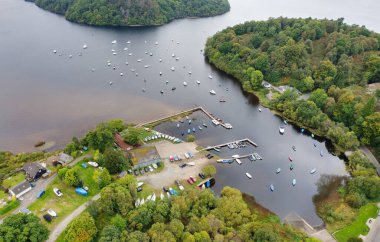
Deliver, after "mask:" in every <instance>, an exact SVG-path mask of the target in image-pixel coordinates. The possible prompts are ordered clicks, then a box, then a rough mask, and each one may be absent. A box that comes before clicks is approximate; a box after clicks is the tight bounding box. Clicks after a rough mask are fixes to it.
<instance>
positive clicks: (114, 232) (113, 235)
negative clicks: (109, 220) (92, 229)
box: [99, 225, 121, 242]
mask: <svg viewBox="0 0 380 242" xmlns="http://www.w3.org/2000/svg"><path fill="white" fill-rule="evenodd" d="M120 236H121V232H120V230H119V229H118V228H117V227H116V226H114V225H107V226H106V227H104V228H103V230H102V233H101V234H100V239H99V242H119V241H120Z"/></svg>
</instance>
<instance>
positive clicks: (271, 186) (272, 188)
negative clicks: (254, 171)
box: [269, 184, 274, 192]
mask: <svg viewBox="0 0 380 242" xmlns="http://www.w3.org/2000/svg"><path fill="white" fill-rule="evenodd" d="M269 188H270V190H271V191H272V192H273V191H274V186H273V184H271V185H270V187H269Z"/></svg>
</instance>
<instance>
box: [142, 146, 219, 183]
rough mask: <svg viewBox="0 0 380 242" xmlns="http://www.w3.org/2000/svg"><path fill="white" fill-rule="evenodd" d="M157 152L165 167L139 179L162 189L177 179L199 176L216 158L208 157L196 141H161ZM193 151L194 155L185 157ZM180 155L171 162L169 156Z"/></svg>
mask: <svg viewBox="0 0 380 242" xmlns="http://www.w3.org/2000/svg"><path fill="white" fill-rule="evenodd" d="M155 145H156V148H157V152H158V153H159V154H160V156H161V158H162V162H163V163H164V164H165V167H164V169H163V170H162V171H161V172H160V173H151V174H149V173H148V174H146V175H144V176H139V177H138V178H137V179H138V180H139V181H144V182H146V183H149V184H150V185H151V186H153V188H154V189H162V187H164V186H170V185H172V184H173V183H174V181H175V180H186V179H188V178H189V176H198V173H200V172H201V171H202V168H203V167H204V166H205V165H207V164H212V163H214V162H215V160H214V159H210V160H209V159H207V158H205V157H204V156H203V155H202V154H200V153H198V151H197V150H196V144H195V143H186V142H183V143H180V144H173V143H171V142H169V141H160V142H157V143H155ZM186 152H191V153H192V154H193V155H194V157H193V158H191V159H185V158H184V153H186ZM175 154H176V155H180V156H181V157H182V158H183V159H182V160H181V161H178V162H170V161H169V156H171V155H175ZM189 162H193V163H194V164H195V165H194V166H186V167H183V168H180V167H179V165H180V164H184V163H189Z"/></svg>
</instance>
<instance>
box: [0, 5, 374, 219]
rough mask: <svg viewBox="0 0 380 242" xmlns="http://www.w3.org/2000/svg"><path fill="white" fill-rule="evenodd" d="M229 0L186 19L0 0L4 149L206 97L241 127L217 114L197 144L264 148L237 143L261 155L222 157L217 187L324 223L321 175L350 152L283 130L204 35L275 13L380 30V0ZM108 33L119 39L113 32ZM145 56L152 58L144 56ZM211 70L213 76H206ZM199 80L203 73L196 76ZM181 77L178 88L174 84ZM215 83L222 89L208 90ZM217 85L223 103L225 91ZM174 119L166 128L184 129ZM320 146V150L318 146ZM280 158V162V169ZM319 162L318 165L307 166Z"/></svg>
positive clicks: (59, 139)
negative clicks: (117, 21)
mask: <svg viewBox="0 0 380 242" xmlns="http://www.w3.org/2000/svg"><path fill="white" fill-rule="evenodd" d="M230 3H231V11H230V12H229V13H227V14H224V15H221V16H217V17H212V18H202V19H183V20H178V21H174V22H172V23H170V24H167V25H165V26H161V27H147V28H95V27H89V26H81V25H78V24H73V23H70V22H68V21H66V20H65V19H64V18H63V17H61V16H58V15H55V14H52V13H49V12H46V11H43V10H41V9H39V8H38V7H36V6H35V5H34V4H32V3H28V2H24V1H22V0H1V1H0V23H1V24H0V149H2V150H11V151H14V152H21V151H31V150H33V145H34V144H35V143H36V142H37V141H39V140H46V141H51V142H54V143H55V146H54V148H60V147H63V145H64V144H65V143H67V142H68V141H69V140H70V139H71V137H72V136H73V135H76V136H80V135H82V134H83V133H84V132H85V131H86V130H88V129H89V128H91V127H93V126H94V125H95V124H96V123H98V122H99V121H102V120H108V119H112V118H122V119H125V120H127V121H128V122H136V123H137V122H142V121H148V120H150V119H154V118H159V117H162V116H165V115H168V114H172V113H174V112H177V111H180V110H185V109H188V108H192V107H194V106H203V107H204V108H205V109H207V110H208V111H210V112H211V113H213V114H215V115H216V116H218V117H220V118H222V119H223V120H225V121H227V122H230V123H231V124H232V125H233V126H234V129H233V130H225V129H223V128H217V127H212V126H211V124H210V125H209V129H207V130H206V129H204V130H202V131H198V130H197V132H196V136H197V138H198V140H199V143H200V144H201V145H203V146H208V145H216V144H220V143H225V142H228V141H231V140H235V139H241V138H250V139H252V140H253V141H254V142H256V143H257V144H258V145H259V147H258V148H246V149H241V150H239V151H234V152H235V153H236V152H237V153H239V154H241V155H242V154H248V153H251V152H252V151H255V152H258V153H259V154H260V155H261V156H263V157H264V160H263V161H257V162H255V163H251V162H250V161H248V160H243V164H242V165H240V166H239V165H238V164H236V163H234V164H231V165H217V167H218V174H217V176H216V180H217V183H216V186H215V187H214V189H215V191H216V192H219V191H220V190H221V188H222V187H223V186H225V185H230V186H233V187H236V188H238V189H240V190H242V191H243V192H246V193H248V194H251V195H254V196H255V197H256V200H257V201H258V202H259V203H261V204H263V205H264V206H266V207H267V208H269V209H271V210H272V211H274V212H275V213H277V214H278V215H279V216H280V217H282V218H283V217H284V216H286V215H287V214H288V213H289V212H291V211H296V212H297V213H299V214H300V215H301V216H302V217H304V218H305V219H306V220H307V221H308V222H309V223H310V224H311V225H318V224H320V223H321V220H320V219H319V217H318V216H317V215H316V213H315V211H314V205H313V203H312V197H313V195H314V194H315V193H316V191H317V187H316V186H315V183H316V182H317V181H318V179H319V177H320V176H321V175H322V174H326V175H346V174H347V173H346V171H345V167H344V162H343V161H342V160H340V159H339V158H338V157H335V156H333V155H331V154H329V153H328V150H327V148H326V146H325V143H324V141H317V140H314V139H312V138H311V137H309V136H307V135H304V134H301V133H300V132H299V130H298V129H297V128H295V127H293V126H291V125H287V126H286V131H285V135H283V136H281V135H279V133H278V127H279V126H280V125H282V124H283V121H282V119H280V118H278V117H277V116H275V115H274V114H273V113H271V112H270V111H269V110H267V109H263V112H259V111H258V107H259V105H258V102H257V99H255V98H254V97H252V96H245V95H244V94H243V93H242V90H241V88H240V85H239V84H238V83H237V82H236V81H234V80H232V79H231V78H230V77H228V76H226V75H224V74H222V73H220V72H218V71H217V70H215V69H214V68H213V67H211V66H210V65H209V64H208V63H207V62H206V61H205V59H204V56H203V53H202V52H201V49H203V48H204V44H205V41H206V39H207V37H209V36H211V35H212V34H214V33H215V32H217V31H219V30H222V29H223V28H225V27H227V26H232V25H234V24H237V23H241V22H244V21H247V20H255V19H256V20H265V19H267V18H269V17H278V16H288V17H309V16H312V17H317V18H324V17H326V18H339V17H344V18H345V20H346V22H348V23H352V24H358V25H366V26H367V27H368V28H369V29H371V30H375V31H380V15H379V14H378V12H379V10H380V2H378V1H376V0H369V1H360V2H359V1H353V0H336V1H328V0H320V1H312V2H311V1H302V0H290V1H275V0H268V1H256V0H255V1H254V0H252V1H247V0H230ZM113 40H117V44H111V41H113ZM127 41H130V42H131V43H130V44H127V43H126V42H127ZM145 41H146V42H145ZM155 42H158V45H156V44H155ZM177 42H178V44H177ZM84 44H86V45H87V46H88V48H87V49H86V50H84V49H83V48H82V46H83V45H84ZM124 48H128V49H127V50H126V51H125V50H124ZM54 49H56V50H57V54H54V53H53V50H54ZM112 49H114V52H116V53H117V54H116V55H114V54H113V52H112V51H111V50H112ZM145 52H147V53H148V54H145ZM79 53H82V55H81V56H79ZM130 53H131V55H129V54H130ZM149 53H152V56H150V55H149ZM172 54H175V56H176V57H178V58H179V60H177V61H176V60H175V58H173V57H172ZM69 55H72V58H69ZM138 59H141V62H137V60H138ZM159 59H162V62H159ZM107 61H110V63H111V66H110V67H107ZM126 62H128V65H126V64H125V63H126ZM146 65H148V66H149V67H148V68H144V66H146ZM113 67H115V69H116V70H114V69H113ZM171 67H175V71H171V70H170V68H171ZM92 68H94V71H91V70H92ZM131 69H134V70H135V72H132V71H131ZM189 71H191V72H192V74H191V75H189V74H188V72H189ZM159 72H162V74H163V75H162V76H160V75H159ZM120 73H123V76H121V75H120ZM136 73H138V76H136ZM209 75H212V77H213V78H212V79H209V78H208V76H209ZM144 80H145V81H144ZM196 80H199V81H200V82H201V84H200V85H197V84H196ZM111 81H112V82H113V85H112V86H110V85H109V83H110V82H111ZM166 81H169V83H168V84H166ZM184 81H186V82H187V84H188V85H187V86H186V87H185V86H183V84H182V83H183V82H184ZM174 86H175V87H176V88H177V89H176V90H175V91H171V88H172V87H174ZM143 88H144V89H145V90H146V92H145V93H144V92H142V89H143ZM211 89H214V90H215V91H216V94H217V95H215V96H211V95H210V94H209V91H210V90H211ZM227 89H228V91H227ZM160 90H163V91H164V94H160ZM222 96H223V97H224V98H225V99H226V100H227V102H226V103H219V98H220V97H222ZM195 115H198V114H195ZM197 118H198V119H197V120H201V119H202V118H203V117H201V116H200V117H197ZM174 125H175V124H171V125H169V124H168V125H167V126H162V127H159V129H161V130H163V131H167V132H179V131H178V130H175V129H174V128H175V127H174ZM173 127H174V128H173ZM201 132H203V133H201ZM177 135H178V134H177ZM179 135H180V134H179ZM314 143H316V145H317V147H314V145H313V144H314ZM292 145H295V146H296V147H297V151H296V152H294V151H292V149H291V146H292ZM320 150H322V151H323V153H324V157H320V155H319V152H320ZM231 152H232V151H228V150H222V151H221V154H220V156H223V155H225V156H229V155H231ZM289 155H291V156H292V157H293V158H294V161H293V162H294V164H295V169H294V170H293V171H290V170H289V161H288V158H287V157H288V156H289ZM278 167H281V168H282V172H281V173H280V174H278V175H276V174H275V170H276V169H277V168H278ZM313 168H316V169H317V170H318V171H317V173H316V174H314V175H310V174H309V171H310V170H311V169H313ZM245 172H249V173H251V174H252V176H253V179H252V180H248V179H247V178H246V177H245ZM293 178H296V179H297V185H296V186H295V187H293V186H292V185H291V182H292V179H293ZM270 184H274V186H275V191H274V192H270V191H269V185H270Z"/></svg>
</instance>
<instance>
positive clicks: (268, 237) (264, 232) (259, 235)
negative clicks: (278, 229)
mask: <svg viewBox="0 0 380 242" xmlns="http://www.w3.org/2000/svg"><path fill="white" fill-rule="evenodd" d="M279 240H280V239H279V237H278V235H277V234H275V233H274V232H273V229H269V228H260V229H258V230H257V231H256V233H255V235H254V236H253V241H266V242H277V241H279Z"/></svg>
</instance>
